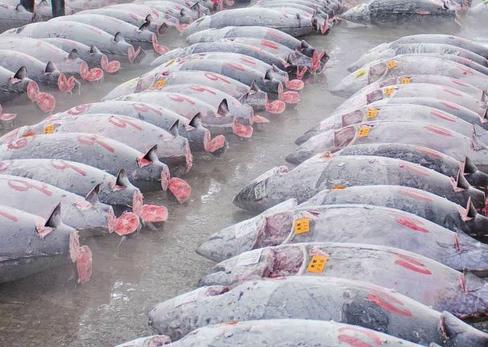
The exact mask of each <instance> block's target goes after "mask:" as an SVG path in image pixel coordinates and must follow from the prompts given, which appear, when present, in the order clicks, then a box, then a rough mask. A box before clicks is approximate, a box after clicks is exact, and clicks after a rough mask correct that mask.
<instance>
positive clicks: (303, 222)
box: [293, 218, 310, 235]
mask: <svg viewBox="0 0 488 347" xmlns="http://www.w3.org/2000/svg"><path fill="white" fill-rule="evenodd" d="M293 230H294V231H295V234H297V235H299V234H305V233H308V232H309V231H310V219H308V218H299V219H297V220H295V223H294V226H293Z"/></svg>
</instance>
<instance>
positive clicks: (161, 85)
mask: <svg viewBox="0 0 488 347" xmlns="http://www.w3.org/2000/svg"><path fill="white" fill-rule="evenodd" d="M165 85H166V81H165V80H157V81H156V82H154V88H155V89H163V88H164V86H165Z"/></svg>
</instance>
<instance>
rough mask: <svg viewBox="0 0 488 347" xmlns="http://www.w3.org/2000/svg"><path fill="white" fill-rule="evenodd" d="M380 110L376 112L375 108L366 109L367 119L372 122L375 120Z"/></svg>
mask: <svg viewBox="0 0 488 347" xmlns="http://www.w3.org/2000/svg"><path fill="white" fill-rule="evenodd" d="M379 111H380V110H378V109H377V108H375V107H371V108H368V119H369V120H372V119H375V118H376V117H377V116H378V113H379Z"/></svg>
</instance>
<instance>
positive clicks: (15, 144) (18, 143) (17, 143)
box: [7, 137, 29, 149]
mask: <svg viewBox="0 0 488 347" xmlns="http://www.w3.org/2000/svg"><path fill="white" fill-rule="evenodd" d="M28 143H29V141H28V140H27V138H25V137H22V138H20V139H15V140H13V141H10V142H9V143H8V145H7V148H8V149H20V148H24V147H25V146H27V144H28Z"/></svg>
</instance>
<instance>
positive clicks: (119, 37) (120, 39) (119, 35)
mask: <svg viewBox="0 0 488 347" xmlns="http://www.w3.org/2000/svg"><path fill="white" fill-rule="evenodd" d="M123 39H124V38H123V37H122V34H121V33H120V31H117V32H116V33H115V35H114V41H115V42H119V41H122V40H123Z"/></svg>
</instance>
